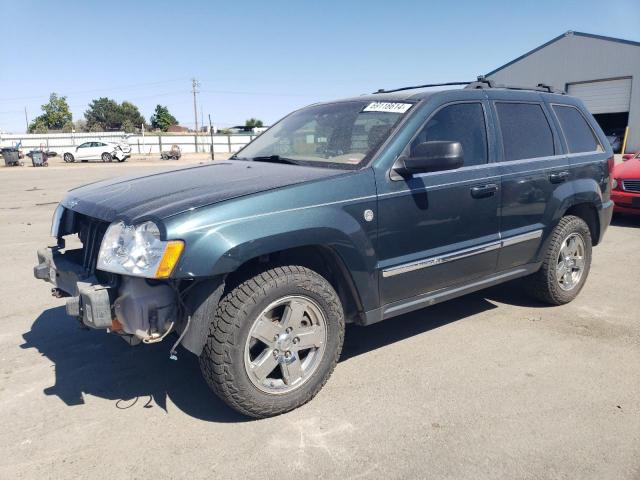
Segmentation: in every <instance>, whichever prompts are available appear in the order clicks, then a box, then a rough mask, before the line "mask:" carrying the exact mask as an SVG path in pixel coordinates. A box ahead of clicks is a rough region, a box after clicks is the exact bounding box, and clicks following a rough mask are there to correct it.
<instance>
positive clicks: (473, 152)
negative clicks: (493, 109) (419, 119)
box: [411, 103, 487, 167]
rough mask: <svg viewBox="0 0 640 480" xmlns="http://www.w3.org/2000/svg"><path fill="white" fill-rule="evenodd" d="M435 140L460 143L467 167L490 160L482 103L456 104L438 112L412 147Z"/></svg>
mask: <svg viewBox="0 0 640 480" xmlns="http://www.w3.org/2000/svg"><path fill="white" fill-rule="evenodd" d="M434 140H446V141H450V142H460V143H461V144H462V154H463V156H464V166H465V167H468V166H470V165H481V164H484V163H487V128H486V125H485V122H484V110H483V108H482V104H481V103H456V104H453V105H449V106H447V107H444V108H443V109H442V110H440V111H438V112H437V113H436V114H435V115H434V116H433V117H431V119H430V120H429V121H428V122H427V124H426V125H425V126H424V128H423V129H422V131H421V132H420V133H419V134H418V136H417V137H416V138H415V140H414V141H413V142H412V143H411V148H413V147H415V146H416V145H417V144H419V143H423V142H431V141H434Z"/></svg>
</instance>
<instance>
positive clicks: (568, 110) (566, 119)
mask: <svg viewBox="0 0 640 480" xmlns="http://www.w3.org/2000/svg"><path fill="white" fill-rule="evenodd" d="M553 111H554V112H555V113H556V116H557V117H558V120H559V121H560V126H561V127H562V133H564V136H565V138H566V139H567V145H568V146H569V152H570V153H580V152H593V151H595V150H598V149H601V147H600V142H598V140H597V139H596V137H595V135H594V134H593V130H591V127H590V126H589V124H588V123H587V121H586V120H585V119H584V117H583V116H582V114H581V113H580V112H579V111H578V109H577V108H575V107H569V106H564V105H554V106H553ZM599 147H600V148H599Z"/></svg>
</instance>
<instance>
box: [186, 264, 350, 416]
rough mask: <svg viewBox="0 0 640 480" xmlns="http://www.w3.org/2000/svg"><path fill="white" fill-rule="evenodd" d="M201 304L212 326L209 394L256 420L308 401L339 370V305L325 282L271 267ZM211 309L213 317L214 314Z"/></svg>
mask: <svg viewBox="0 0 640 480" xmlns="http://www.w3.org/2000/svg"><path fill="white" fill-rule="evenodd" d="M208 303H209V302H207V301H205V302H204V303H203V304H202V305H201V306H200V308H198V310H197V311H196V313H195V315H207V316H209V318H211V324H210V330H209V336H208V338H207V342H206V344H205V346H204V349H203V351H202V354H201V356H200V367H201V370H202V373H203V375H204V377H205V379H206V381H207V383H208V384H209V386H210V387H211V389H212V390H213V391H214V392H215V393H216V394H217V395H218V396H219V397H220V398H221V399H222V400H223V401H224V402H225V403H227V404H228V405H229V406H230V407H232V408H234V409H235V410H238V411H239V412H241V413H243V414H245V415H248V416H251V417H256V418H263V417H270V416H274V415H279V414H281V413H284V412H288V411H290V410H293V409H295V408H297V407H299V406H301V405H303V404H305V403H306V402H308V401H309V400H311V399H312V398H313V397H314V396H315V395H316V394H317V393H318V392H319V391H320V389H321V388H322V387H323V386H324V384H325V383H326V382H327V380H328V379H329V377H330V376H331V373H332V372H333V369H334V368H335V366H336V363H337V361H338V357H339V356H340V352H341V350H342V342H343V339H344V314H343V310H342V304H341V303H340V299H339V298H338V295H337V294H336V292H335V290H334V289H333V287H332V286H331V284H329V282H328V281H327V280H326V279H325V278H324V277H322V276H321V275H319V274H318V273H316V272H314V271H312V270H309V269H307V268H305V267H300V266H284V267H276V268H273V269H270V270H267V271H265V272H263V273H260V274H258V275H256V276H254V277H253V278H251V279H249V280H247V281H245V282H244V283H242V284H241V285H239V286H237V287H236V288H234V289H233V290H231V291H230V292H229V293H227V294H226V295H225V296H224V297H223V298H222V299H221V300H220V302H219V303H218V304H217V305H213V304H212V305H208ZM214 309H215V310H214Z"/></svg>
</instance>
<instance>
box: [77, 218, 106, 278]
mask: <svg viewBox="0 0 640 480" xmlns="http://www.w3.org/2000/svg"><path fill="white" fill-rule="evenodd" d="M78 223H79V229H78V236H79V237H80V241H81V242H82V267H83V268H84V269H85V271H87V272H88V273H90V274H92V275H93V274H94V273H95V271H96V263H97V261H98V252H99V251H100V244H101V243H102V237H104V234H105V232H106V231H107V227H108V226H109V224H108V223H106V222H103V221H101V220H96V219H95V218H90V217H87V216H84V215H81V216H80V218H79V219H78Z"/></svg>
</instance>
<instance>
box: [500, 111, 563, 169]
mask: <svg viewBox="0 0 640 480" xmlns="http://www.w3.org/2000/svg"><path fill="white" fill-rule="evenodd" d="M496 111H497V112H498V122H499V124H500V131H501V132H502V145H503V147H504V159H505V160H506V161H509V160H524V159H527V158H537V157H549V156H551V155H554V154H555V149H554V146H553V133H552V132H551V127H550V126H549V122H548V120H547V117H546V115H545V114H544V110H542V106H541V105H539V104H537V103H508V102H496Z"/></svg>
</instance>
